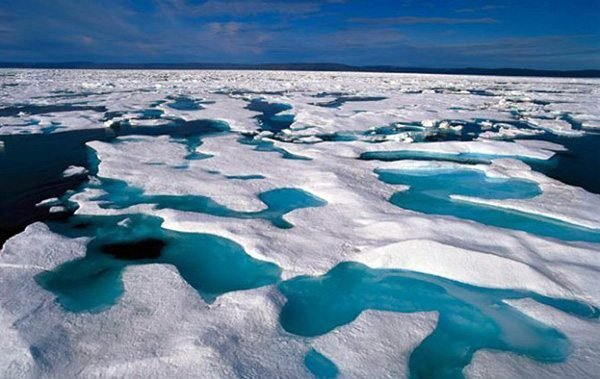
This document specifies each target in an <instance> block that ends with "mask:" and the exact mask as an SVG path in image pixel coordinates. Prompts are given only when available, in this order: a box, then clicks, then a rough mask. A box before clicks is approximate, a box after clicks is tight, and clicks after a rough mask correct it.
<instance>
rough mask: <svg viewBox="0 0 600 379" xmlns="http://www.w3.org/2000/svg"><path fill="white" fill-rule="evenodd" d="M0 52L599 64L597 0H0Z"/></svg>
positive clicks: (64, 57) (14, 56)
mask: <svg viewBox="0 0 600 379" xmlns="http://www.w3.org/2000/svg"><path fill="white" fill-rule="evenodd" d="M0 61H4V62H70V61H89V62H97V63H190V62H202V63H247V64H255V63H289V62H296V63H309V62H310V63H316V62H319V63H325V62H327V63H345V64H352V65H394V66H404V67H432V68H453V67H486V68H498V67H516V68H538V69H565V70H566V69H586V68H595V69H599V68H600V0H506V1H496V0H489V1H487V0H483V1H481V0H480V1H477V0H430V1H427V0H425V1H418V0H396V1H386V0H381V1H377V0H370V1H369V0H323V1H319V0H246V1H244V0H231V1H218V0H145V1H143V0H121V1H118V0H104V1H100V0H98V1H92V0H0Z"/></svg>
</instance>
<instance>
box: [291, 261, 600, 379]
mask: <svg viewBox="0 0 600 379" xmlns="http://www.w3.org/2000/svg"><path fill="white" fill-rule="evenodd" d="M279 289H280V291H281V292H282V293H283V295H284V296H285V297H286V300H287V301H286V303H285V305H284V306H283V308H282V310H281V315H280V322H281V325H282V326H283V328H284V329H285V330H287V331H288V332H290V333H294V334H297V335H301V336H307V337H314V336H319V335H322V334H325V333H328V332H331V331H332V330H333V329H335V328H337V327H339V326H342V325H345V324H348V323H350V322H352V321H353V320H354V319H356V318H357V317H358V316H359V315H360V313H361V312H363V311H364V310H367V309H372V310H381V311H392V312H408V313H412V312H438V315H439V321H438V324H437V326H436V328H435V330H434V331H433V333H431V334H430V335H429V336H428V337H427V338H425V340H423V342H422V343H421V344H420V345H419V346H417V348H416V349H415V350H414V351H413V352H412V353H411V356H410V361H409V370H410V376H411V377H412V378H462V377H463V374H462V370H463V368H464V367H465V366H467V365H468V364H469V363H470V361H471V359H472V357H473V354H474V353H475V352H476V351H477V350H480V349H493V350H500V351H508V352H512V353H516V354H520V355H524V356H526V357H528V358H530V359H534V360H537V361H540V362H561V361H563V360H564V359H565V358H566V357H567V355H568V353H569V350H570V344H569V341H568V340H567V338H566V337H565V335H564V334H563V333H561V332H560V331H559V330H557V329H555V328H552V327H550V326H547V325H544V324H542V323H540V322H539V321H536V320H534V319H532V318H530V317H528V316H526V315H524V314H523V313H521V312H519V311H518V310H517V309H515V308H513V307H511V306H510V305H508V304H506V303H505V302H504V300H506V299H521V298H532V299H534V300H536V301H538V302H541V303H543V304H546V305H549V306H552V307H554V308H557V309H560V310H562V311H564V312H567V313H570V314H572V315H575V316H576V317H580V318H584V319H593V320H597V319H598V317H599V310H598V309H596V308H593V307H591V306H588V305H586V304H582V303H578V302H575V301H571V300H564V299H563V300H557V299H551V298H547V297H544V296H540V295H537V294H535V293H530V292H527V291H517V290H503V289H488V288H482V287H476V286H471V285H467V284H463V283H460V282H454V281H451V280H447V279H443V278H439V277H435V276H431V275H426V274H421V273H415V272H410V271H402V270H378V269H371V268H369V267H367V266H364V265H362V264H358V263H353V262H345V263H340V264H339V265H337V266H336V267H334V268H333V269H331V270H330V271H329V272H328V273H326V274H325V275H323V276H319V277H310V276H301V277H296V278H293V279H291V280H288V281H285V282H282V283H281V284H280V285H279ZM401 342H402V341H398V343H401ZM365 348H368V347H367V346H365ZM317 358H318V357H316V358H315V360H317Z"/></svg>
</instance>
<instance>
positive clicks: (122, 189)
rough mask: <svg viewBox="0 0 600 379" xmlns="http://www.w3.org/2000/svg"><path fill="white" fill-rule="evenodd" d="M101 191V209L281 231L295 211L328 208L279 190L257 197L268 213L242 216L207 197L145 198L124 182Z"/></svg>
mask: <svg viewBox="0 0 600 379" xmlns="http://www.w3.org/2000/svg"><path fill="white" fill-rule="evenodd" d="M251 179H252V178H251ZM99 188H100V189H102V190H104V191H105V192H106V194H105V195H102V196H100V197H98V198H96V199H94V200H97V201H99V202H100V207H102V208H112V209H124V208H128V207H131V206H133V205H138V204H154V205H155V207H156V208H157V209H165V208H168V209H176V210H179V211H187V212H199V213H207V214H211V215H214V216H219V217H234V218H242V219H263V220H267V221H269V222H271V223H272V224H273V225H275V226H276V227H278V228H282V229H289V228H291V227H293V225H292V224H291V223H289V222H288V221H286V220H285V219H284V216H285V215H286V214H287V213H290V212H292V211H294V210H296V209H302V208H312V207H322V206H325V205H326V204H327V203H326V202H325V200H322V199H320V198H318V197H316V196H314V195H312V194H310V193H308V192H306V191H303V190H301V189H298V188H276V189H273V190H270V191H266V192H262V193H260V194H259V195H258V198H259V199H260V200H261V201H262V202H263V203H265V205H266V206H267V208H266V209H264V210H261V211H255V212H241V211H235V210H232V209H230V208H227V207H226V206H223V205H221V204H219V203H217V202H215V201H214V200H212V199H211V198H210V197H206V196H197V195H146V194H144V192H143V191H142V190H141V189H139V188H136V187H132V186H129V185H128V184H127V183H126V182H124V181H121V180H114V179H102V183H101V184H100V186H99Z"/></svg>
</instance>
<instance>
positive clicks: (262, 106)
mask: <svg viewBox="0 0 600 379" xmlns="http://www.w3.org/2000/svg"><path fill="white" fill-rule="evenodd" d="M246 108H247V109H249V110H251V111H256V112H261V113H262V114H261V115H259V116H257V117H256V118H257V120H258V124H259V126H260V129H261V130H266V131H270V132H273V133H279V132H281V131H282V130H284V129H287V128H289V127H290V125H292V124H293V123H294V115H293V114H287V113H282V112H284V111H288V110H290V109H292V106H291V105H289V104H285V103H270V102H268V101H266V100H265V99H263V98H256V99H253V100H252V101H250V104H248V106H247V107H246Z"/></svg>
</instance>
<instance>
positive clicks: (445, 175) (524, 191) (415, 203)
mask: <svg viewBox="0 0 600 379" xmlns="http://www.w3.org/2000/svg"><path fill="white" fill-rule="evenodd" d="M376 173H377V174H378V175H379V179H380V180H381V181H383V182H385V183H389V184H403V185H407V186H409V187H410V188H409V189H408V190H405V191H400V192H396V193H395V194H394V195H392V197H391V198H390V202H391V203H393V204H395V205H397V206H399V207H401V208H404V209H410V210H413V211H417V212H422V213H427V214H439V215H446V216H454V217H458V218H463V219H467V220H473V221H477V222H480V223H482V224H486V225H492V226H497V227H501V228H508V229H515V230H522V231H525V232H528V233H532V234H537V235H540V236H544V237H551V238H557V239H561V240H566V241H586V242H600V230H595V229H588V228H584V227H580V226H577V225H574V224H570V223H567V222H564V221H560V220H557V219H552V218H549V217H543V216H538V215H533V214H529V213H525V212H520V211H516V210H507V209H501V208H498V207H493V206H488V205H483V204H473V203H469V202H466V201H463V200H453V199H451V198H450V196H451V195H462V196H470V197H477V198H483V199H498V200H500V199H528V198H532V197H534V196H537V195H540V194H541V190H540V188H539V187H538V185H537V184H536V183H534V182H531V181H527V180H522V179H501V178H490V177H487V176H486V175H485V174H484V173H483V172H480V171H477V170H439V169H410V170H377V171H376Z"/></svg>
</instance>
